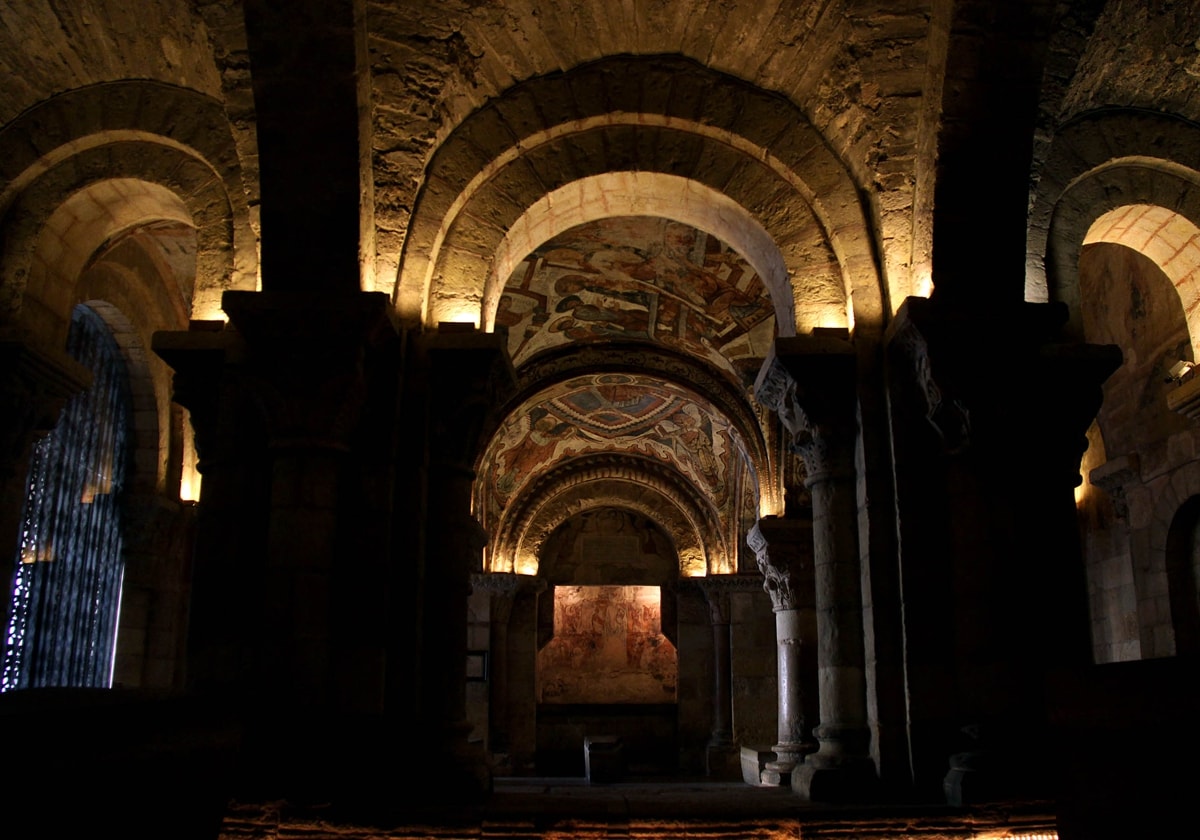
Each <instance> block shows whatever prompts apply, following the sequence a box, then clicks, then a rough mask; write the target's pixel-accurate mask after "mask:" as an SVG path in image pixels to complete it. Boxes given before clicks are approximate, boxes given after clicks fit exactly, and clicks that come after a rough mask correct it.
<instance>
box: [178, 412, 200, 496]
mask: <svg viewBox="0 0 1200 840" xmlns="http://www.w3.org/2000/svg"><path fill="white" fill-rule="evenodd" d="M198 463H199V457H198V456H197V455H196V435H195V432H194V431H193V429H192V418H191V415H190V414H189V413H188V412H187V411H186V410H185V411H184V412H183V469H182V470H181V471H180V475H179V500H180V501H181V502H198V501H200V470H199V467H198Z"/></svg>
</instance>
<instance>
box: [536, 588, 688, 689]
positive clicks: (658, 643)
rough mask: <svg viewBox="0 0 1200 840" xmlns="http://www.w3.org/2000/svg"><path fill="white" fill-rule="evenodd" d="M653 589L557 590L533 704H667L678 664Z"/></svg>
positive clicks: (655, 590)
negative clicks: (551, 626) (536, 701)
mask: <svg viewBox="0 0 1200 840" xmlns="http://www.w3.org/2000/svg"><path fill="white" fill-rule="evenodd" d="M659 599H660V595H659V588H658V587H657V586H558V587H555V589H554V638H553V639H551V640H550V642H549V643H548V644H547V645H546V646H545V647H544V648H542V650H541V651H540V652H539V653H538V702H539V703H673V702H675V683H676V678H677V674H678V667H679V660H678V655H677V654H676V651H675V646H674V645H673V644H671V642H670V641H669V640H668V639H667V637H666V636H664V635H663V634H662V616H661V606H660V600H659Z"/></svg>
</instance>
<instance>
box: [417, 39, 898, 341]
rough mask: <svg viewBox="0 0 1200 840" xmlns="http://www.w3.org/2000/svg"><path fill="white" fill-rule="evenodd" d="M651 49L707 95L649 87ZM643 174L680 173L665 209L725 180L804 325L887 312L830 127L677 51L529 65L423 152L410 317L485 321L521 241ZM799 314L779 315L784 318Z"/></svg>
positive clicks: (667, 178)
mask: <svg viewBox="0 0 1200 840" xmlns="http://www.w3.org/2000/svg"><path fill="white" fill-rule="evenodd" d="M654 62H658V63H659V64H666V65H671V66H674V65H675V64H678V65H680V67H681V68H686V69H687V70H688V71H689V72H691V73H692V74H697V73H698V74H701V75H704V76H705V77H706V78H707V79H708V82H709V84H710V85H711V90H710V92H709V95H708V96H705V97H702V98H699V99H696V100H688V107H687V109H686V111H683V112H681V111H679V110H677V109H678V108H679V107H680V105H681V102H679V101H668V100H657V101H656V102H654V103H653V104H651V103H650V102H648V101H644V97H642V95H641V92H640V91H641V88H640V84H639V83H638V82H637V76H638V74H639V73H641V72H642V71H644V70H645V69H646V68H647V67H648V66H649V65H650V64H652V63H654ZM583 90H587V92H588V95H587V96H586V97H585V96H582V95H581V92H582V91H583ZM735 101H736V102H738V103H739V106H738V107H736V108H730V107H728V106H729V104H730V103H731V102H735ZM634 172H637V173H642V174H639V175H637V176H634V175H632V173H634ZM621 173H624V174H621ZM639 179H642V180H643V181H644V182H646V183H651V182H653V183H655V184H670V185H671V186H670V188H669V190H668V193H667V196H668V197H667V198H665V199H656V201H659V202H660V204H661V206H655V208H654V212H658V213H663V214H665V215H668V216H671V217H680V216H682V217H690V216H691V214H692V213H694V212H695V202H692V201H691V200H689V198H688V196H689V195H691V194H692V193H691V192H689V190H690V191H693V192H700V193H702V194H705V195H710V194H711V193H717V194H721V195H723V196H724V199H723V201H724V202H725V204H727V208H726V210H725V211H723V212H724V213H725V215H726V217H728V216H734V217H737V216H739V215H740V217H741V221H740V222H739V221H738V220H737V218H733V219H729V218H726V219H725V220H724V221H725V224H726V226H727V228H728V229H729V230H733V229H734V228H737V229H740V230H742V231H744V235H742V236H740V237H739V238H740V239H742V240H743V242H742V247H744V248H746V251H747V252H751V253H744V256H746V257H747V258H748V259H752V260H756V261H757V263H758V265H759V266H760V267H761V268H763V269H764V270H765V271H766V272H767V274H768V282H772V283H775V284H776V286H779V285H782V284H783V278H781V277H780V276H779V274H780V273H781V272H780V270H779V263H782V266H783V272H782V273H785V274H786V276H787V281H786V282H787V285H789V286H790V287H791V292H790V296H785V295H783V294H781V292H782V290H780V289H777V288H773V289H772V292H773V294H777V293H779V296H780V297H786V298H787V299H785V300H782V301H781V300H779V299H778V298H776V300H775V304H776V308H777V310H785V311H786V310H788V309H792V310H793V312H794V323H795V325H796V328H797V329H800V330H809V329H811V328H813V327H816V326H851V325H853V323H855V322H862V323H868V324H876V325H878V324H881V323H882V318H883V315H882V311H883V296H882V294H881V291H880V287H881V283H880V277H879V273H878V269H877V267H876V264H875V261H874V259H873V257H872V255H871V247H870V240H869V234H868V225H867V222H866V219H865V217H864V215H863V212H862V208H861V206H860V203H859V200H858V194H857V191H856V189H855V186H854V184H853V181H852V180H851V178H850V176H849V174H848V173H847V171H846V169H845V167H844V166H843V165H842V164H841V163H840V161H839V160H838V159H837V157H836V156H835V155H834V154H833V153H832V151H831V150H830V149H829V148H828V146H827V145H826V143H825V141H824V139H823V138H822V137H821V135H820V134H819V133H818V132H817V131H816V130H815V129H814V128H813V127H812V125H811V123H810V122H809V121H808V120H807V119H806V118H805V117H804V115H803V114H801V113H799V112H798V111H797V110H796V109H795V107H794V106H792V105H791V104H790V103H789V102H787V100H785V99H783V98H781V97H779V96H777V95H773V94H768V93H765V92H763V91H761V90H758V89H756V88H753V87H750V86H748V85H746V84H745V83H743V82H740V81H738V80H736V79H732V78H730V77H726V76H722V75H721V74H717V73H714V72H712V71H709V70H703V69H701V68H698V67H696V66H695V65H694V64H693V63H692V62H688V61H686V60H683V59H679V58H677V57H657V58H630V57H623V58H619V59H608V60H605V61H603V62H598V63H597V65H595V66H591V65H588V66H585V67H581V68H577V69H576V70H574V71H571V72H569V73H565V74H555V75H553V76H549V77H543V78H539V79H535V80H531V81H530V82H526V83H524V84H522V85H519V86H517V87H516V88H514V89H513V90H511V91H510V92H509V93H507V94H506V95H504V96H503V97H501V98H499V99H497V100H495V101H494V102H492V103H490V104H489V105H488V106H487V107H485V108H483V109H480V110H479V111H478V112H476V113H475V114H474V115H472V116H471V117H470V118H468V119H467V120H466V121H464V122H463V123H462V124H461V125H460V126H459V127H458V128H457V129H456V130H455V132H453V133H452V134H451V135H450V136H449V137H448V138H447V140H446V142H445V143H444V144H443V145H442V146H441V147H440V148H439V150H438V152H437V153H436V154H435V155H434V158H433V159H432V161H431V162H430V165H429V168H428V174H427V177H426V179H425V186H424V188H423V190H422V192H421V194H420V196H419V197H418V201H417V204H416V207H415V209H414V213H413V217H412V224H411V226H410V228H409V234H408V236H407V238H406V240H405V245H404V253H403V255H402V258H401V266H402V267H401V270H400V273H399V277H398V283H397V289H396V295H395V300H396V306H397V309H398V311H399V314H400V316H401V318H402V319H404V320H407V321H410V322H415V321H422V322H424V323H427V324H436V323H438V322H440V321H447V320H472V321H476V322H479V321H480V320H481V317H484V315H485V314H486V313H484V298H485V295H486V292H487V291H488V290H489V289H488V288H487V286H488V283H489V277H494V276H500V274H501V272H502V269H503V265H504V264H505V263H506V262H507V261H509V260H510V259H514V258H520V257H521V256H524V255H523V254H516V253H515V252H516V251H519V250H524V249H525V248H526V246H527V245H530V244H532V245H534V246H536V245H537V244H539V243H540V242H544V241H546V240H547V239H548V238H550V236H552V235H553V233H554V232H555V231H557V230H561V229H565V228H566V227H568V226H570V225H572V224H577V223H580V222H583V221H586V220H588V219H589V218H599V217H601V216H603V215H606V214H609V213H611V212H612V210H611V208H605V202H606V200H607V199H608V197H609V196H611V197H612V200H613V202H614V204H616V205H618V206H628V207H633V206H635V205H636V203H637V201H638V200H639V199H638V194H639V183H638V181H639ZM580 182H581V183H580ZM560 190H561V192H558V191H560ZM641 200H643V201H646V200H647V199H646V198H645V197H644V196H643V198H642V199H641ZM539 202H541V204H539ZM651 203H653V202H651ZM534 208H541V210H544V211H546V212H541V210H539V211H536V212H531V211H534ZM734 208H737V209H736V210H735V209H734ZM618 212H619V211H618ZM526 214H530V215H529V217H528V218H527V219H526V220H524V221H522V220H523V219H525V217H526ZM709 220H710V221H711V220H712V217H711V216H710V218H709ZM756 228H757V229H760V230H761V231H764V232H765V233H766V238H764V237H762V236H761V235H757V234H754V235H752V234H751V233H750V231H752V230H755V229H756ZM514 230H515V231H516V233H515V234H514V235H513V239H512V241H509V240H507V239H506V236H508V235H509V233H510V231H514ZM710 232H713V233H716V231H710ZM768 239H769V240H770V242H772V243H774V248H775V249H777V250H778V253H779V257H778V259H776V258H775V257H774V256H773V255H772V254H771V250H772V249H770V248H767V247H766V246H765V245H764V244H763V243H765V242H766V241H767V240H768ZM735 244H736V243H735ZM500 280H503V277H500ZM497 282H498V281H497V280H495V279H493V280H492V281H491V284H492V285H495V284H496V283H497ZM792 322H793V318H791V317H789V318H785V319H781V330H787V329H789V328H790V325H791V323H792Z"/></svg>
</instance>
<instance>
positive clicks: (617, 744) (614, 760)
mask: <svg viewBox="0 0 1200 840" xmlns="http://www.w3.org/2000/svg"><path fill="white" fill-rule="evenodd" d="M583 766H584V772H585V774H586V775H587V781H588V783H589V784H591V783H593V782H598V783H601V784H603V783H605V782H617V781H620V780H621V779H622V777H624V775H625V747H624V745H623V744H622V743H621V739H620V738H618V737H617V736H616V735H589V736H587V737H586V738H584V739H583Z"/></svg>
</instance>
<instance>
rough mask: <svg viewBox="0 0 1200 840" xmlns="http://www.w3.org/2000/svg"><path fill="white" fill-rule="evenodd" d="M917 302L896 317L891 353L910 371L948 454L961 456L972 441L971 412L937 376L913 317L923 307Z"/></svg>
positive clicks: (923, 335)
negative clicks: (951, 393) (947, 391)
mask: <svg viewBox="0 0 1200 840" xmlns="http://www.w3.org/2000/svg"><path fill="white" fill-rule="evenodd" d="M915 300H916V299H910V301H907V302H905V305H904V307H903V308H901V310H900V312H899V313H898V314H897V315H896V318H895V320H894V321H893V323H892V327H891V330H890V349H891V351H892V352H893V353H894V354H895V355H896V356H897V357H898V358H899V359H900V360H902V361H903V362H904V363H905V364H906V365H907V366H908V367H909V369H910V372H911V374H912V376H913V379H914V380H915V382H916V387H917V391H918V393H919V394H920V395H921V399H922V400H923V401H924V410H925V419H926V420H928V421H929V424H930V425H931V426H933V428H934V429H935V430H936V431H937V433H938V434H939V435H940V436H941V438H942V442H943V444H944V445H945V448H946V451H947V452H950V453H951V454H953V453H957V452H961V451H963V450H964V449H966V448H967V446H968V445H969V443H970V440H971V412H970V411H969V410H968V409H967V407H966V406H965V405H964V404H963V402H962V400H960V399H957V398H955V397H953V396H950V395H948V394H946V393H945V391H943V389H942V386H941V384H940V383H939V382H938V380H937V377H935V376H934V374H933V363H932V361H931V359H930V347H929V336H928V335H927V334H926V333H925V332H924V331H923V330H922V329H921V327H920V326H919V324H920V320H919V318H917V317H914V315H913V311H914V310H919V309H921V307H922V304H920V303H917V302H915Z"/></svg>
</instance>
